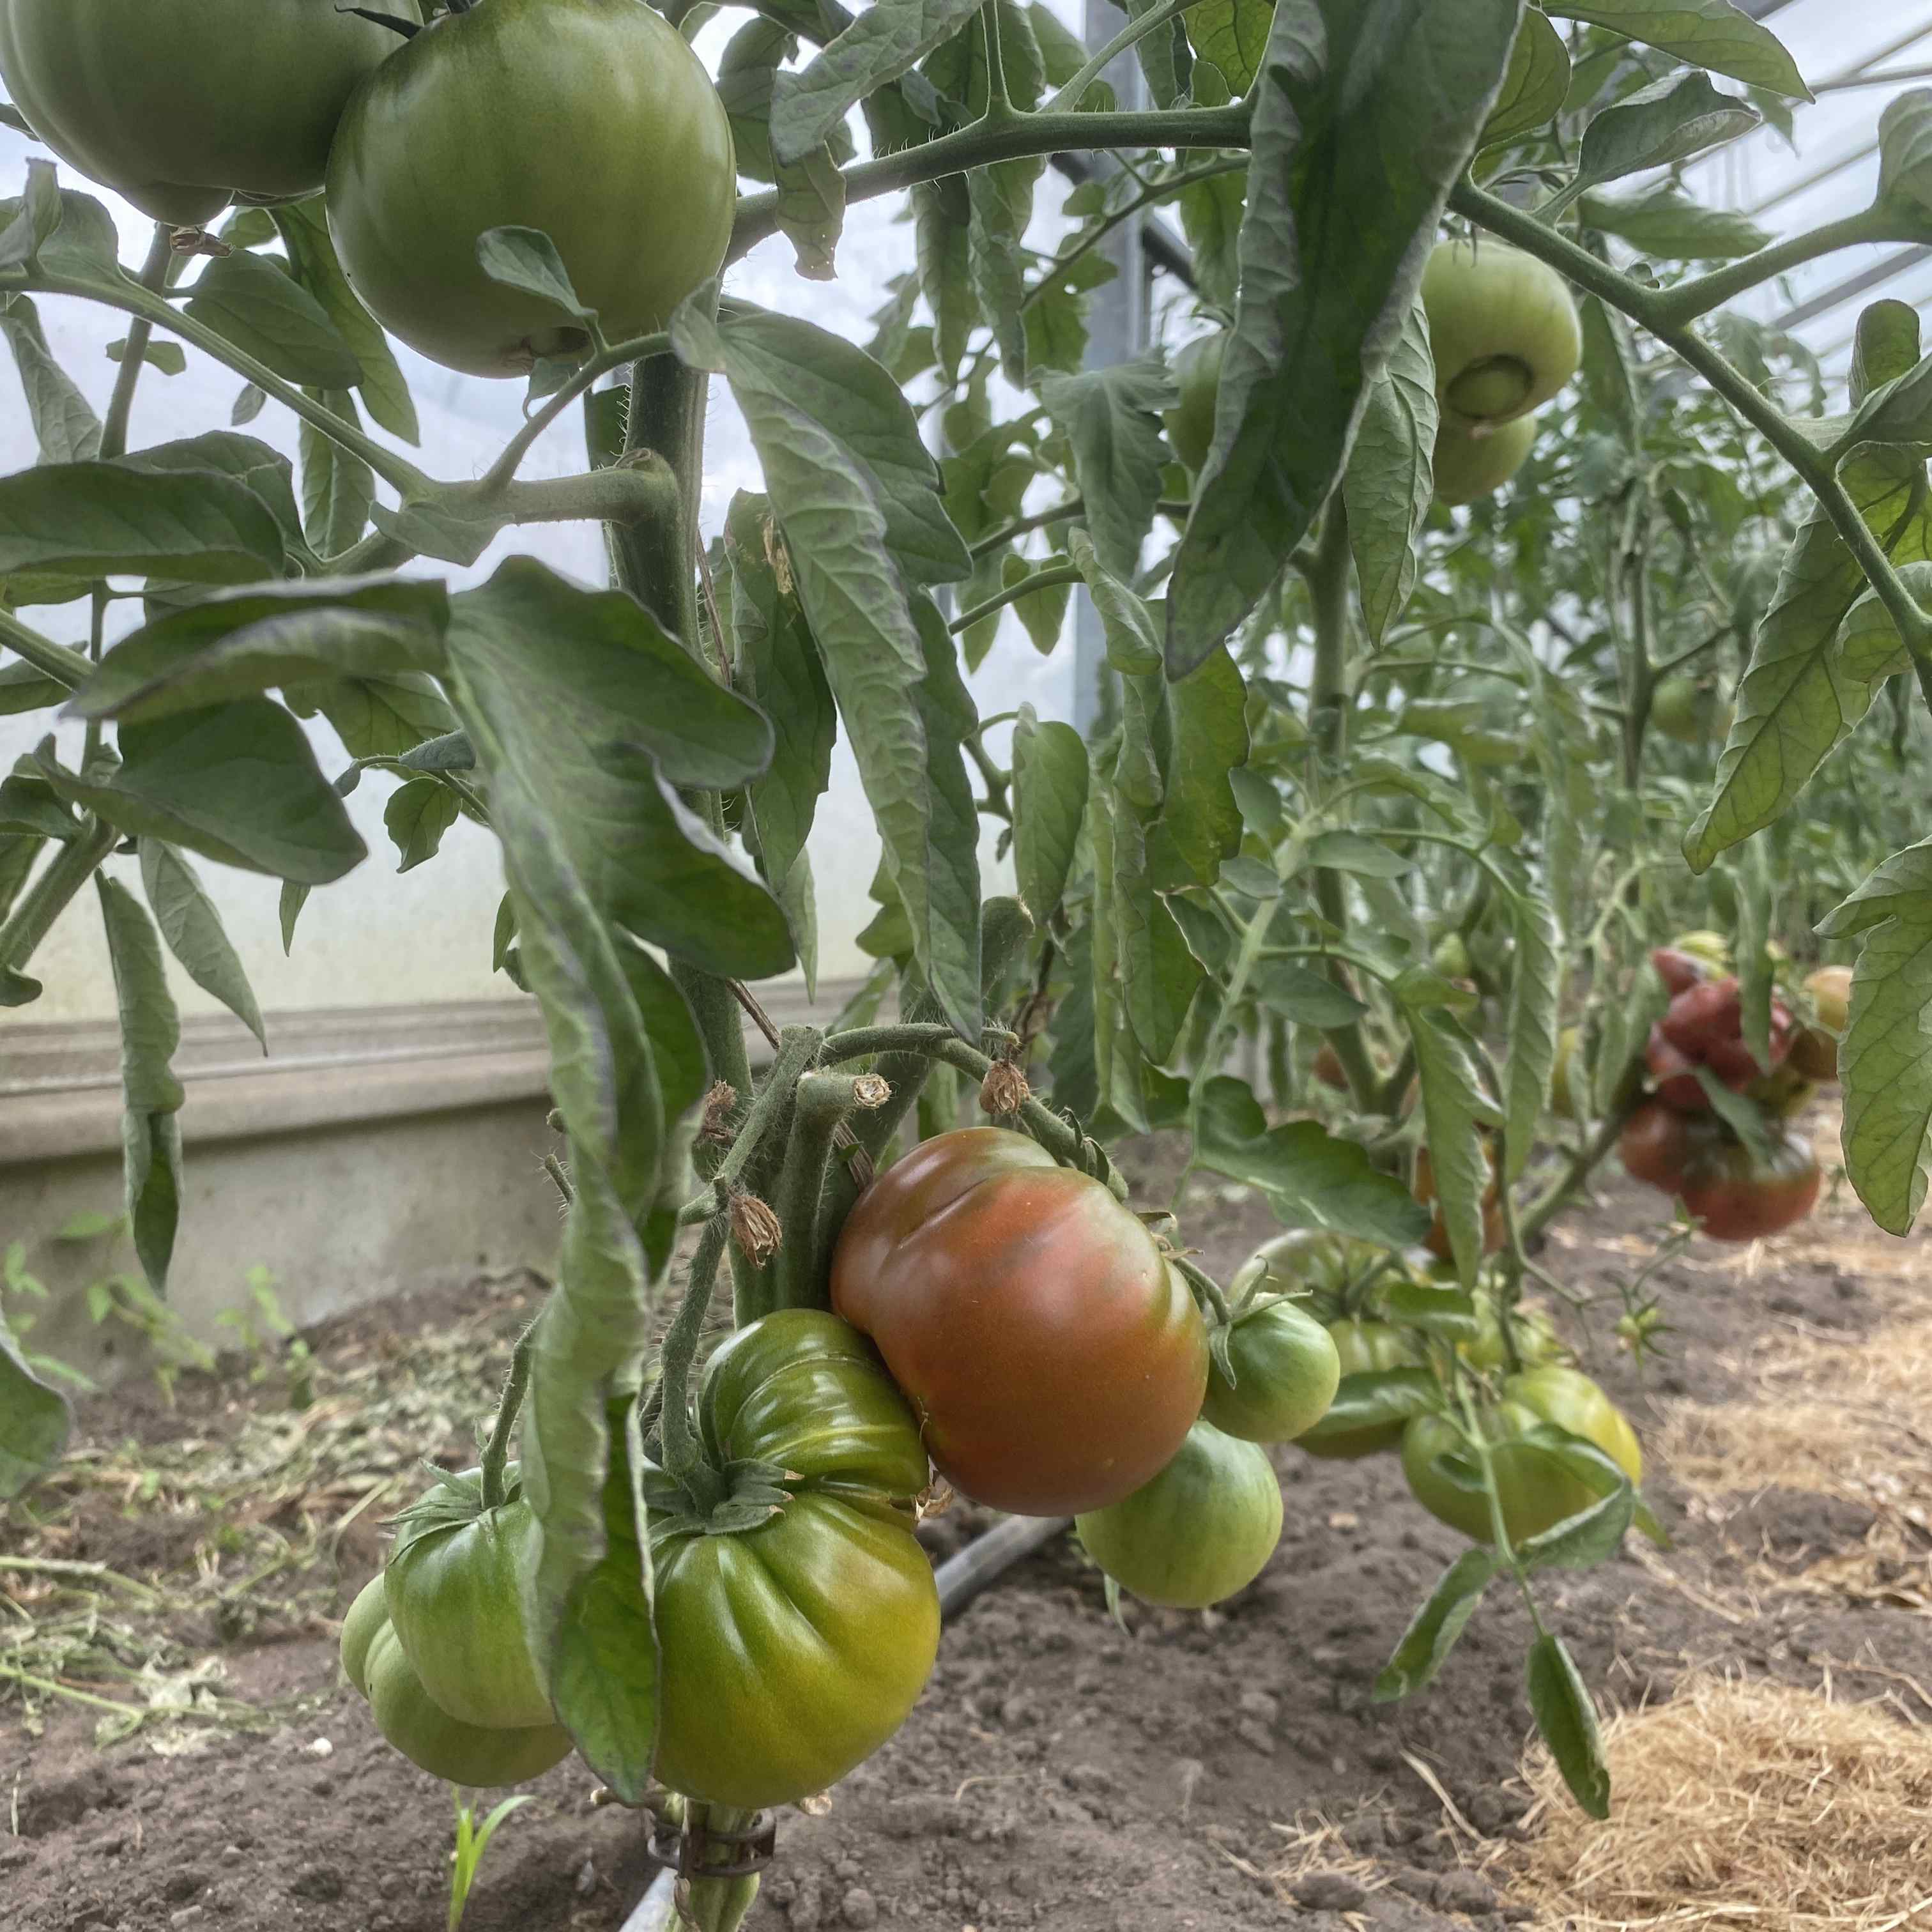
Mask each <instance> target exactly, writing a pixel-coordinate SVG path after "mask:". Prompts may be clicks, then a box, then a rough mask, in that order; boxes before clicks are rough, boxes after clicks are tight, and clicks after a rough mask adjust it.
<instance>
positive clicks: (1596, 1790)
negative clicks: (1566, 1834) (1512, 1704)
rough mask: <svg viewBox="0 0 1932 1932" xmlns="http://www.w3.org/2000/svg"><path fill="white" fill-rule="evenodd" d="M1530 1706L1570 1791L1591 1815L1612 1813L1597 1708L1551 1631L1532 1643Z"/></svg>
mask: <svg viewBox="0 0 1932 1932" xmlns="http://www.w3.org/2000/svg"><path fill="white" fill-rule="evenodd" d="M1527 1676H1528V1679H1529V1708H1530V1710H1531V1712H1532V1713H1533V1714H1534V1715H1535V1718H1536V1729H1537V1733H1538V1736H1541V1739H1543V1742H1544V1743H1545V1744H1546V1745H1548V1746H1549V1747H1550V1756H1551V1757H1553V1758H1554V1759H1555V1760H1556V1769H1558V1770H1559V1772H1562V1775H1563V1782H1564V1783H1565V1784H1566V1785H1568V1787H1570V1795H1571V1797H1573V1798H1574V1799H1576V1801H1577V1803H1578V1804H1579V1805H1581V1806H1582V1807H1583V1810H1584V1811H1585V1812H1586V1813H1587V1814H1589V1816H1590V1817H1592V1818H1607V1817H1609V1816H1610V1768H1609V1767H1608V1766H1607V1765H1606V1764H1605V1763H1604V1742H1603V1739H1602V1737H1601V1735H1600V1734H1599V1733H1598V1730H1597V1712H1596V1707H1595V1706H1594V1705H1593V1704H1592V1703H1591V1701H1590V1693H1589V1689H1588V1688H1587V1687H1586V1685H1585V1684H1584V1682H1583V1678H1582V1677H1581V1676H1580V1674H1579V1673H1578V1672H1577V1666H1576V1664H1574V1662H1573V1661H1572V1660H1571V1655H1570V1653H1569V1652H1568V1651H1567V1650H1566V1649H1564V1647H1563V1640H1562V1638H1561V1637H1553V1636H1551V1635H1550V1634H1547V1632H1546V1633H1545V1634H1544V1635H1543V1636H1541V1637H1538V1639H1537V1640H1536V1641H1535V1643H1533V1644H1532V1645H1531V1646H1530V1649H1529V1666H1528V1671H1527Z"/></svg>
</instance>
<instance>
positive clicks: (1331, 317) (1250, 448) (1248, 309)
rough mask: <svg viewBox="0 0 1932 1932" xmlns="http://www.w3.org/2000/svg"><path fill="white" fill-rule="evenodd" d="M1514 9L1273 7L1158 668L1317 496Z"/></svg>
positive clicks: (1454, 170)
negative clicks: (1236, 296) (1221, 334)
mask: <svg viewBox="0 0 1932 1932" xmlns="http://www.w3.org/2000/svg"><path fill="white" fill-rule="evenodd" d="M1519 13H1520V8H1519V7H1517V6H1516V5H1514V4H1511V0H1477V4H1475V5H1469V6H1463V7H1455V8H1453V9H1450V8H1445V7H1441V6H1436V5H1430V4H1428V0H1392V4H1390V5H1385V6H1382V7H1377V8H1376V9H1375V10H1373V12H1364V10H1362V9H1361V7H1358V6H1355V5H1352V4H1351V0H1283V4H1278V5H1277V6H1276V8H1275V10H1274V24H1273V26H1272V28H1271V31H1270V34H1269V37H1268V47H1267V50H1266V52H1265V55H1264V57H1263V60H1262V68H1261V73H1260V75H1259V78H1258V79H1257V80H1256V83H1255V86H1254V89H1253V100H1254V102H1255V107H1254V113H1253V120H1252V122H1251V127H1252V133H1253V163H1252V165H1251V166H1250V170H1249V175H1248V200H1247V213H1246V215H1245V217H1244V219H1243V221H1242V224H1241V245H1240V255H1241V296H1240V300H1239V302H1238V305H1237V308H1236V311H1235V329H1234V332H1233V334H1232V336H1231V337H1230V338H1229V344H1228V349H1227V353H1226V359H1225V362H1224V364H1223V374H1222V398H1221V405H1220V413H1219V416H1218V422H1219V424H1220V433H1219V434H1217V437H1216V440H1215V446H1214V449H1212V450H1211V452H1210V453H1209V455H1208V460H1207V463H1206V465H1205V468H1204V469H1203V471H1202V477H1201V481H1200V484H1199V489H1198V490H1197V492H1196V496H1195V499H1194V508H1193V514H1191V515H1190V517H1189V519H1188V522H1187V530H1186V532H1185V534H1184V536H1183V537H1182V539H1181V547H1180V550H1179V552H1178V555H1177V556H1176V559H1175V571H1174V576H1173V579H1172V584H1171V586H1170V589H1169V596H1168V640H1167V658H1168V667H1169V672H1170V673H1171V674H1172V675H1174V676H1181V675H1184V673H1187V671H1189V670H1192V669H1193V667H1194V666H1195V665H1196V664H1198V663H1199V662H1200V661H1201V660H1202V658H1204V657H1205V656H1206V655H1207V654H1208V652H1209V651H1210V650H1211V649H1213V648H1214V646H1215V645H1217V644H1218V643H1221V642H1222V641H1223V640H1224V639H1225V638H1226V637H1227V636H1228V635H1229V633H1230V632H1231V631H1233V630H1234V629H1235V627H1236V626H1237V625H1238V624H1239V623H1240V622H1241V620H1242V619H1244V617H1245V616H1247V613H1249V612H1250V610H1252V609H1253V607H1254V606H1255V604H1256V603H1257V602H1258V601H1259V600H1260V598H1261V597H1262V595H1263V593H1264V592H1266V590H1267V589H1268V587H1269V586H1271V584H1272V583H1274V582H1275V581H1276V580H1277V578H1278V577H1280V573H1281V570H1282V568H1283V565H1285V564H1286V562H1287V561H1288V559H1289V555H1290V554H1291V553H1292V551H1293V550H1294V549H1295V546H1296V544H1298V543H1299V542H1300V541H1301V539H1302V538H1303V537H1304V535H1306V534H1307V532H1308V529H1309V528H1310V526H1311V525H1312V524H1313V522H1314V520H1315V518H1316V514H1317V513H1318V512H1319V510H1320V508H1321V506H1322V502H1323V501H1324V500H1325V498H1326V497H1327V496H1328V493H1329V490H1330V487H1331V485H1332V484H1333V483H1334V480H1335V478H1336V476H1337V473H1338V472H1340V469H1341V467H1342V465H1343V461H1344V460H1345V458H1346V455H1347V453H1348V449H1349V441H1350V440H1351V438H1352V436H1353V435H1354V434H1355V426H1356V424H1357V422H1358V419H1359V418H1360V416H1361V410H1362V407H1363V404H1364V397H1365V393H1366V392H1367V388H1368V386H1369V385H1370V383H1371V382H1372V381H1373V378H1374V377H1375V376H1376V374H1377V373H1378V371H1379V368H1380V367H1381V365H1382V362H1383V361H1384V359H1385V357H1386V356H1388V353H1389V351H1390V350H1391V348H1392V347H1393V346H1394V341H1395V340H1396V338H1397V334H1398V332H1400V329H1401V327H1402V325H1403V318H1404V317H1406V315H1407V314H1408V313H1409V307H1410V305H1411V304H1412V302H1414V300H1415V294H1416V290H1417V288H1418V285H1419V283H1420V281H1421V273H1422V267H1423V261H1424V256H1425V255H1426V254H1427V247H1428V243H1429V240H1430V238H1431V237H1432V236H1433V233H1434V231H1435V226H1436V220H1437V217H1439V215H1440V214H1441V212H1442V206H1443V203H1444V201H1445V199H1446V197H1447V195H1448V190H1449V188H1450V186H1451V184H1452V183H1453V182H1454V180H1455V179H1456V178H1457V176H1458V175H1460V173H1461V172H1462V171H1463V167H1464V166H1465V165H1466V163H1467V162H1468V160H1469V155H1470V154H1471V151H1472V149H1473V148H1474V146H1475V139H1476V136H1477V132H1478V129H1479V128H1480V127H1481V125H1482V124H1483V122H1484V120H1485V119H1486V118H1487V115H1488V113H1489V109H1490V104H1491V103H1492V101H1493V100H1494V99H1495V98H1496V92H1497V89H1498V88H1499V86H1500V84H1501V83H1502V78H1503V74H1504V71H1505V67H1506V65H1507V64H1508V58H1509V49H1510V43H1511V40H1513V39H1514V35H1515V31H1516V26H1517V18H1518V16H1519Z"/></svg>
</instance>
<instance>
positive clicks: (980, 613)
mask: <svg viewBox="0 0 1932 1932" xmlns="http://www.w3.org/2000/svg"><path fill="white" fill-rule="evenodd" d="M1080 581H1081V576H1080V571H1079V567H1078V566H1077V565H1073V564H1070V563H1056V564H1052V565H1049V566H1048V568H1046V569H1045V570H1036V571H1034V573H1033V574H1032V575H1031V577H1022V578H1021V579H1020V580H1019V582H1018V583H1010V584H1008V585H1007V587H1006V588H1005V589H1004V590H996V591H995V592H994V593H993V594H992V596H990V597H988V598H983V599H982V600H981V601H980V602H979V603H977V604H974V606H973V607H972V608H971V610H962V611H961V613H959V616H956V618H954V619H953V627H952V628H953V635H954V636H955V637H958V636H959V634H960V632H961V631H970V630H971V628H973V626H974V625H975V624H977V623H978V622H980V619H982V618H983V617H990V616H992V615H993V614H994V613H995V611H998V610H1004V609H1005V608H1006V607H1007V605H1008V604H1017V603H1018V602H1019V600H1020V599H1021V598H1022V597H1031V595H1033V593H1034V592H1035V591H1036V590H1052V589H1057V588H1058V586H1060V585H1061V584H1063V583H1079V582H1080Z"/></svg>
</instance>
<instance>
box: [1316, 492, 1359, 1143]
mask: <svg viewBox="0 0 1932 1932" xmlns="http://www.w3.org/2000/svg"><path fill="white" fill-rule="evenodd" d="M1350 562H1351V556H1350V553H1349V519H1348V515H1347V513H1346V511H1344V509H1343V507H1342V493H1341V492H1340V490H1337V491H1336V492H1335V493H1334V495H1332V496H1331V497H1330V498H1329V500H1328V509H1327V510H1326V511H1325V512H1324V514H1323V515H1322V532H1321V535H1319V537H1318V538H1316V545H1315V551H1314V554H1313V556H1311V557H1310V558H1309V559H1307V562H1305V563H1304V564H1303V565H1302V566H1301V570H1302V574H1303V576H1304V577H1305V578H1306V580H1307V584H1308V599H1309V604H1310V610H1311V613H1312V616H1313V622H1314V626H1315V665H1314V670H1313V674H1312V676H1311V677H1310V683H1309V691H1308V713H1309V717H1308V721H1309V726H1310V736H1311V737H1312V738H1313V740H1314V747H1315V751H1316V755H1317V757H1319V759H1320V760H1321V761H1322V763H1323V764H1324V765H1325V766H1328V768H1329V769H1331V770H1332V769H1334V768H1336V767H1337V766H1339V765H1340V763H1341V760H1342V759H1343V756H1344V755H1345V754H1346V752H1347V751H1348V748H1349V566H1350ZM1315 899H1316V904H1317V905H1318V906H1319V907H1320V909H1321V913H1322V917H1323V918H1324V919H1326V920H1327V921H1328V923H1329V925H1330V926H1332V927H1333V928H1334V930H1335V931H1336V932H1338V933H1344V934H1346V932H1347V931H1348V929H1349V896H1348V888H1347V885H1346V882H1345V880H1344V879H1343V874H1341V873H1340V872H1338V871H1335V870H1334V868H1332V867H1328V866H1320V867H1318V868H1316V874H1315ZM1328 972H1329V977H1331V979H1333V980H1334V981H1335V983H1336V984H1337V986H1341V987H1342V989H1343V992H1347V991H1348V988H1347V986H1346V984H1345V983H1344V982H1343V978H1342V973H1341V968H1340V967H1339V966H1337V965H1335V964H1334V962H1332V961H1331V962H1330V963H1329V967H1328ZM1325 1031H1327V1034H1328V1039H1329V1041H1330V1043H1331V1044H1332V1045H1333V1046H1334V1049H1335V1056H1336V1058H1337V1059H1338V1060H1340V1061H1341V1063H1342V1071H1343V1074H1344V1076H1346V1079H1347V1080H1348V1082H1349V1093H1350V1094H1352V1096H1353V1097H1354V1099H1355V1105H1356V1106H1358V1107H1361V1108H1366V1107H1367V1106H1369V1104H1370V1102H1371V1101H1372V1100H1373V1098H1374V1096H1375V1091H1376V1069H1375V1063H1374V1061H1373V1060H1371V1059H1370V1057H1369V1049H1368V1046H1367V1043H1366V1042H1365V1041H1364V1040H1363V1038H1362V1029H1361V1022H1359V1021H1355V1020H1351V1021H1349V1022H1348V1023H1347V1024H1346V1025H1343V1026H1339V1027H1334V1028H1328V1029H1325Z"/></svg>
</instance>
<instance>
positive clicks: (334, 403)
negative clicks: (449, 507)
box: [297, 389, 434, 556]
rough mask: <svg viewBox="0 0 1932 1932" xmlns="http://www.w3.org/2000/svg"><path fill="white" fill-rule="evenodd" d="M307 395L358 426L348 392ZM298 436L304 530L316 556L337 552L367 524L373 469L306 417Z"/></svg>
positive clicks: (373, 493) (372, 503) (372, 498)
mask: <svg viewBox="0 0 1932 1932" xmlns="http://www.w3.org/2000/svg"><path fill="white" fill-rule="evenodd" d="M311 395H314V397H315V398H316V399H317V401H319V402H322V403H324V404H327V405H328V407H329V409H331V410H333V411H334V412H335V414H336V415H337V416H341V418H342V419H343V420H344V422H350V423H353V424H355V425H357V427H360V426H361V423H362V418H361V417H360V416H359V415H358V414H357V413H356V398H354V397H353V396H352V395H350V393H349V392H348V391H347V390H346V389H331V390H314V391H311ZM297 440H298V442H299V444H300V446H301V449H302V529H303V531H304V532H305V534H306V535H307V537H308V541H309V542H310V544H311V545H312V546H313V547H314V549H315V550H316V553H317V555H319V556H341V553H343V551H344V550H347V548H348V547H349V546H350V544H353V543H354V542H356V541H357V540H358V539H359V538H360V537H361V536H362V532H364V531H365V529H368V527H369V520H370V516H371V512H372V511H374V508H375V506H376V473H375V472H374V470H372V469H371V468H370V467H369V466H368V463H365V462H364V461H363V460H362V458H361V457H359V456H356V455H353V454H352V453H351V452H350V451H348V450H346V449H344V448H343V447H342V446H341V444H340V443H336V442H334V441H332V440H331V439H330V438H329V437H326V436H324V435H323V433H322V432H321V431H320V430H319V429H317V428H314V426H313V425H311V424H310V423H309V422H308V420H307V419H304V421H303V422H302V426H301V429H300V431H299V435H298V439H297ZM431 554H432V555H433V554H434V552H431Z"/></svg>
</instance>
